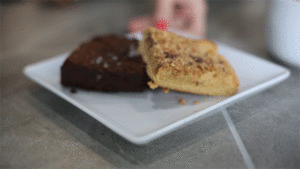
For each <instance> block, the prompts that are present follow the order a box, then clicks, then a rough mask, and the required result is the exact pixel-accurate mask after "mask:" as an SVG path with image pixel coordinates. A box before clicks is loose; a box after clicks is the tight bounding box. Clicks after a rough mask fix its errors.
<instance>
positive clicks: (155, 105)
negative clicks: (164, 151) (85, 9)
mask: <svg viewBox="0 0 300 169" xmlns="http://www.w3.org/2000/svg"><path fill="white" fill-rule="evenodd" d="M218 46H219V53H220V54H221V55H223V56H224V57H225V58H227V60H228V61H229V62H230V63H231V65H232V66H233V68H234V69H235V71H236V73H237V76H238V77H239V80H240V87H239V90H238V92H237V93H236V94H235V95H233V96H230V97H226V98H225V97H207V96H201V95H194V94H187V93H180V92H175V91H170V92H169V93H167V94H166V93H163V92H162V91H161V90H159V89H157V90H155V91H152V90H147V91H144V92H142V93H112V94H108V93H101V92H89V91H84V90H78V92H77V93H75V94H72V93H71V92H70V88H65V87H63V86H62V85H61V84H60V67H61V66H62V64H63V62H64V61H65V59H66V58H67V57H68V55H69V53H67V54H63V55H61V56H57V57H54V58H51V59H48V60H45V61H42V62H39V63H36V64H32V65H28V66H26V67H25V68H24V73H25V75H26V76H28V77H29V78H30V79H32V80H34V81H35V82H36V83H38V84H40V85H42V86H44V87H45V88H47V89H49V90H50V91H52V92H54V93H56V94H57V95H59V96H60V97H62V98H64V99H66V100H67V101H69V102H70V103H72V104H73V105H75V106H76V107H78V108H79V109H81V110H83V111H84V112H86V113H87V114H89V115H90V116H92V117H94V118H95V119H97V120H98V121H99V122H101V123H102V124H104V125H106V126H107V127H109V128H110V129H111V130H113V131H115V132H116V133H118V134H119V135H121V136H123V137H124V138H125V139H127V140H129V141H130V142H133V143H135V144H145V143H148V142H150V141H152V140H154V139H156V138H158V137H161V136H163V135H165V134H167V133H170V132H171V131H174V130H175V129H178V128H179V127H183V126H185V125H187V124H190V123H191V122H193V121H195V120H199V119H201V118H203V117H206V116H208V115H211V114H212V113H213V112H216V111H213V110H219V109H220V108H221V107H223V106H228V105H229V104H232V103H235V102H236V101H237V100H239V99H241V98H245V97H246V96H250V95H252V94H255V93H257V92H259V91H261V90H263V89H266V88H268V87H270V86H272V85H275V84H277V83H279V82H281V81H283V80H285V79H286V78H288V76H289V75H290V71H289V70H287V69H286V68H283V67H281V66H278V65H275V64H273V63H271V62H268V61H265V60H263V59H259V58H257V57H255V56H253V55H251V54H248V53H245V52H242V51H239V50H236V49H233V48H231V47H228V46H226V45H223V44H220V43H218ZM177 97H179V98H184V99H185V100H186V101H187V102H186V103H187V104H186V105H185V106H181V105H180V104H179V103H178V98H177ZM195 100H198V101H199V104H198V105H194V104H193V103H194V101H195Z"/></svg>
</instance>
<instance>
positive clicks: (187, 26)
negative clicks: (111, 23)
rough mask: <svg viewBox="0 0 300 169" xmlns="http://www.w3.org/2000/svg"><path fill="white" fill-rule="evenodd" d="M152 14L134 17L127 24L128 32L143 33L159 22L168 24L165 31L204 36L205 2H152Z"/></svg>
mask: <svg viewBox="0 0 300 169" xmlns="http://www.w3.org/2000/svg"><path fill="white" fill-rule="evenodd" d="M154 4H155V9H154V13H153V14H152V15H151V16H150V15H149V16H143V17H136V18H133V19H131V20H130V22H129V23H128V29H129V31H130V32H132V33H135V32H143V30H144V29H145V28H147V27H148V26H157V23H158V22H159V21H160V23H161V22H163V23H167V24H168V26H169V27H168V29H167V31H170V30H179V31H183V32H186V33H190V34H194V35H198V36H204V34H205V24H206V22H205V20H206V3H205V0H154Z"/></svg>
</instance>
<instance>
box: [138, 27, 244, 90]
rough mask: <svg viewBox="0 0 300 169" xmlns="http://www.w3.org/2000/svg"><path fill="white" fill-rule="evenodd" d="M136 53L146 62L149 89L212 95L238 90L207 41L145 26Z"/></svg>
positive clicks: (225, 63)
mask: <svg viewBox="0 0 300 169" xmlns="http://www.w3.org/2000/svg"><path fill="white" fill-rule="evenodd" d="M139 52H140V53H141V54H142V57H143V59H144V61H145V62H146V65H147V66H146V71H147V74H148V75H149V77H150V78H151V80H152V81H150V82H148V85H149V86H150V88H152V89H155V88H156V87H163V88H167V89H171V90H176V91H182V92H188V93H194V94H203V95H215V96H218V95H232V94H234V93H236V92H237V90H238V86H239V80H238V77H237V75H236V74H235V71H234V69H233V68H232V67H231V66H230V64H229V62H228V61H227V60H226V59H225V58H224V57H223V56H221V55H219V54H218V51H217V46H216V44H214V43H213V42H211V41H208V40H191V39H187V38H183V37H180V36H177V35H175V34H173V33H170V32H166V31H162V30H159V29H157V28H154V27H148V28H146V29H145V30H144V38H143V40H142V41H141V42H140V45H139Z"/></svg>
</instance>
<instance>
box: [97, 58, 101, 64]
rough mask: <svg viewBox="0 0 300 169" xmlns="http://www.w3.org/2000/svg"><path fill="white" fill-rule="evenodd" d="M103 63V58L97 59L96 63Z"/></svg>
mask: <svg viewBox="0 0 300 169" xmlns="http://www.w3.org/2000/svg"><path fill="white" fill-rule="evenodd" d="M101 62H102V56H99V57H98V58H97V59H96V63H97V64H99V63H101Z"/></svg>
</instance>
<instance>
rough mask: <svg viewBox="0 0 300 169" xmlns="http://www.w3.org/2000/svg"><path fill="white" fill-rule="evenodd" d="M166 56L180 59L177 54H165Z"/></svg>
mask: <svg viewBox="0 0 300 169" xmlns="http://www.w3.org/2000/svg"><path fill="white" fill-rule="evenodd" d="M164 54H165V55H166V58H171V59H176V58H177V57H178V55H177V54H174V55H172V54H170V53H169V52H165V53H164Z"/></svg>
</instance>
